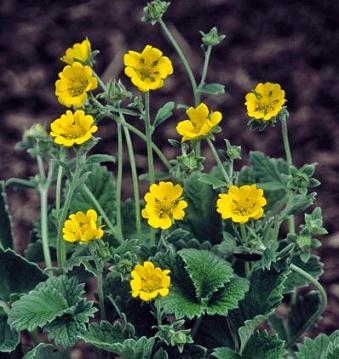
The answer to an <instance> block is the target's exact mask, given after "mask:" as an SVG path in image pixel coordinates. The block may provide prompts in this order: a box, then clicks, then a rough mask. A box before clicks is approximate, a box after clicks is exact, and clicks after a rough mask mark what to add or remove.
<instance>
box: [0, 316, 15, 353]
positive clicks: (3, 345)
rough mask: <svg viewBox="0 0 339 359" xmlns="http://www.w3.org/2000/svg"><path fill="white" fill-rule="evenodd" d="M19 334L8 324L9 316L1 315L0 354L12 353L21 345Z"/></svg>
mask: <svg viewBox="0 0 339 359" xmlns="http://www.w3.org/2000/svg"><path fill="white" fill-rule="evenodd" d="M19 338H20V337H19V333H18V332H17V331H16V330H14V329H11V328H10V326H9V325H8V324H7V315H6V314H5V313H1V315H0V352H6V353H10V352H12V351H13V350H14V349H15V348H16V346H17V345H18V344H19Z"/></svg>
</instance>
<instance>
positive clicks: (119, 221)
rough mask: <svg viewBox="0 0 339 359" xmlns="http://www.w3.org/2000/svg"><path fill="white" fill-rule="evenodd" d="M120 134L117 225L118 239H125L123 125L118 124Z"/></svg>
mask: <svg viewBox="0 0 339 359" xmlns="http://www.w3.org/2000/svg"><path fill="white" fill-rule="evenodd" d="M117 132H118V171H117V200H116V201H117V202H116V203H117V208H116V224H117V228H118V232H119V234H118V237H119V238H123V235H122V217H121V195H122V171H123V160H124V158H123V144H122V131H121V124H120V123H117Z"/></svg>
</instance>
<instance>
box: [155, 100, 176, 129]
mask: <svg viewBox="0 0 339 359" xmlns="http://www.w3.org/2000/svg"><path fill="white" fill-rule="evenodd" d="M174 106H175V102H173V101H169V102H166V103H165V104H164V105H163V106H161V107H160V108H159V110H158V112H157V114H156V116H155V120H154V124H153V126H154V128H156V127H158V126H160V125H161V124H162V123H163V122H165V121H166V120H167V119H168V118H170V117H171V116H172V115H173V109H174Z"/></svg>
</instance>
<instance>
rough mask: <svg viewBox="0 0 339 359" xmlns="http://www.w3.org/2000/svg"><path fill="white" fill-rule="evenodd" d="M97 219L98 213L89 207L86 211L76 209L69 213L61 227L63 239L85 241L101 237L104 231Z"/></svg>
mask: <svg viewBox="0 0 339 359" xmlns="http://www.w3.org/2000/svg"><path fill="white" fill-rule="evenodd" d="M97 220H98V215H97V212H96V211H95V210H94V209H89V210H88V211H87V212H86V213H85V212H81V211H78V212H76V213H73V214H71V215H70V216H69V217H68V219H67V220H66V221H65V223H64V228H63V229H62V232H63V237H64V240H65V241H67V242H72V243H73V242H81V243H87V242H89V241H92V240H94V239H100V238H102V236H103V235H104V231H103V230H102V229H101V227H100V226H98V223H97Z"/></svg>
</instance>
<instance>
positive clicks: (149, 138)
mask: <svg viewBox="0 0 339 359" xmlns="http://www.w3.org/2000/svg"><path fill="white" fill-rule="evenodd" d="M149 98H150V96H149V91H148V92H146V93H145V132H146V146H147V164H148V176H149V184H150V185H151V184H153V183H154V181H155V173H154V159H153V149H152V132H153V129H152V126H151V116H150V105H149V100H150V99H149Z"/></svg>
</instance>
